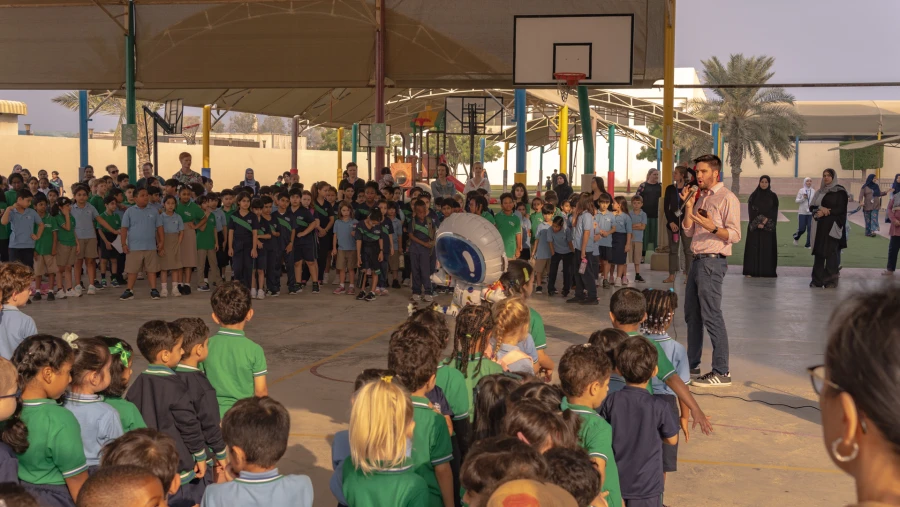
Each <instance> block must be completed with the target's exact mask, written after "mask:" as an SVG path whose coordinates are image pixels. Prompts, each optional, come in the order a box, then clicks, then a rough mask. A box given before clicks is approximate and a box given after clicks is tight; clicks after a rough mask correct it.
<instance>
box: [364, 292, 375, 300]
mask: <svg viewBox="0 0 900 507" xmlns="http://www.w3.org/2000/svg"><path fill="white" fill-rule="evenodd" d="M366 301H375V293H374V292H370V293H368V294H366Z"/></svg>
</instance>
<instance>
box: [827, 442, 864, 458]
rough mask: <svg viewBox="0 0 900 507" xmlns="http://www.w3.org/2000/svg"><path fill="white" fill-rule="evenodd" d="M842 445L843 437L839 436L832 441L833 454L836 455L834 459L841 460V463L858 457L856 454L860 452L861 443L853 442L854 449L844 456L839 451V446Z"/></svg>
mask: <svg viewBox="0 0 900 507" xmlns="http://www.w3.org/2000/svg"><path fill="white" fill-rule="evenodd" d="M839 445H841V439H840V438H837V439H835V440H834V442H832V443H831V454H832V455H833V456H834V459H836V460H838V461H840V462H841V463H848V462H850V461H853V460H855V459H856V456H857V455H858V454H859V444H857V443H856V442H853V450H852V451H850V454H848V455H847V456H844V455H842V454H841V453H840V451H838V446H839Z"/></svg>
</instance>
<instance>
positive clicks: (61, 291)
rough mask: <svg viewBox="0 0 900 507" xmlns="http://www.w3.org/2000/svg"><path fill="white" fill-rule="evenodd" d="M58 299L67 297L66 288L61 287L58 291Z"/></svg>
mask: <svg viewBox="0 0 900 507" xmlns="http://www.w3.org/2000/svg"><path fill="white" fill-rule="evenodd" d="M56 299H66V290H65V289H59V290H58V291H56Z"/></svg>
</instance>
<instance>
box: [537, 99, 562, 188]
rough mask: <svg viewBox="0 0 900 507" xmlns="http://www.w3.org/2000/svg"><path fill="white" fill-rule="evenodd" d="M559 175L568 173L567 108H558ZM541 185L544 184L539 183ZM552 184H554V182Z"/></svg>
mask: <svg viewBox="0 0 900 507" xmlns="http://www.w3.org/2000/svg"><path fill="white" fill-rule="evenodd" d="M558 144H559V147H558V148H557V150H558V151H559V174H568V173H569V153H568V151H569V106H563V107H561V108H559V143H558ZM540 183H541V184H542V185H543V184H544V182H540ZM553 183H556V182H555V181H554V182H553Z"/></svg>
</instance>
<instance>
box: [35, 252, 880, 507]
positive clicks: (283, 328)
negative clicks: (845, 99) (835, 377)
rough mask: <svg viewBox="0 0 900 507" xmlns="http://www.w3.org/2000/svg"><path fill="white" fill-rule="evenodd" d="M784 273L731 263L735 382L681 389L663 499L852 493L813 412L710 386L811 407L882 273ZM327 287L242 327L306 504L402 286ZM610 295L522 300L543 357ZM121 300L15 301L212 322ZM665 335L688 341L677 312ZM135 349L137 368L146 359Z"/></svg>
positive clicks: (43, 310)
mask: <svg viewBox="0 0 900 507" xmlns="http://www.w3.org/2000/svg"><path fill="white" fill-rule="evenodd" d="M645 266H646V265H645ZM646 271H647V269H646V268H645V276H646ZM782 272H783V275H782V276H781V277H780V278H777V279H755V280H751V279H745V278H743V277H741V276H740V269H739V267H732V268H731V273H732V274H730V275H728V276H727V277H726V280H725V287H724V298H723V307H724V313H725V317H726V321H727V325H728V330H729V336H730V342H731V371H732V375H733V381H734V385H733V386H732V387H730V388H717V389H706V390H702V389H697V388H694V389H692V391H693V392H694V393H695V394H696V395H697V399H698V401H699V403H700V404H701V406H702V407H703V408H704V410H705V412H706V413H707V415H709V416H711V417H712V421H713V423H714V425H715V433H714V434H713V435H712V436H704V435H702V434H701V433H699V430H698V431H697V432H694V433H692V435H691V440H690V442H689V443H687V444H684V443H682V445H681V449H680V454H679V471H678V472H677V473H674V474H671V475H670V477H669V479H668V484H667V494H666V504H667V505H670V506H688V505H690V506H704V505H710V506H712V505H736V506H751V505H765V504H770V503H772V502H774V501H777V502H778V503H780V504H784V505H793V506H795V507H801V506H820V505H844V504H847V503H851V501H852V500H853V499H854V489H853V483H852V481H851V480H850V479H848V478H847V476H845V475H843V474H841V473H840V472H839V471H838V470H837V468H835V467H834V466H833V465H832V463H831V461H830V460H829V459H828V456H827V454H826V451H825V450H824V446H823V443H822V438H821V427H820V419H819V417H820V416H819V412H818V411H817V410H816V409H813V408H801V409H791V408H786V407H783V406H767V405H764V404H763V403H748V402H746V401H741V400H737V399H729V398H718V397H714V396H713V395H716V396H737V397H741V398H744V399H746V400H754V401H767V402H770V403H781V404H784V405H792V406H802V405H808V406H813V407H818V402H817V400H816V397H815V395H814V393H813V391H812V389H811V387H810V384H809V380H808V377H807V376H806V372H805V367H807V366H809V365H813V364H818V363H821V362H822V353H823V349H824V343H825V328H826V324H827V320H828V317H829V316H830V313H831V310H832V309H833V308H834V307H835V306H836V305H837V304H838V302H839V301H840V300H841V299H842V298H844V297H846V296H848V295H850V294H852V293H853V292H854V291H855V290H860V289H862V288H864V287H871V286H874V284H877V283H881V280H880V277H879V276H878V271H877V270H849V269H848V270H845V272H844V279H843V280H842V284H841V286H840V288H838V289H837V290H832V291H825V290H815V291H813V290H811V289H809V288H808V287H807V284H808V283H809V278H808V269H807V268H800V269H791V268H785V269H783V270H782ZM664 276H665V274H664V273H659V272H651V273H650V274H649V276H647V278H648V279H649V283H648V284H641V285H640V286H639V288H643V287H646V286H650V287H656V288H664V286H663V285H662V283H661V281H662V279H663V277H664ZM326 287H327V290H326V291H324V292H323V293H322V294H319V295H316V296H314V295H312V294H309V293H303V294H301V295H297V296H286V295H283V296H281V297H279V298H277V299H275V298H270V299H266V300H264V301H254V310H255V316H254V318H253V320H252V322H251V323H250V324H249V325H248V328H247V334H248V336H250V337H251V338H252V339H254V340H256V341H257V342H259V343H260V344H261V345H262V346H263V347H264V349H265V351H266V356H267V359H268V364H269V376H268V380H269V392H270V394H271V395H272V396H273V397H275V398H276V399H278V400H280V401H282V402H283V403H284V404H285V405H286V406H287V407H288V409H289V410H290V412H291V417H292V433H291V441H290V445H289V449H288V451H287V454H286V455H285V457H284V458H283V460H282V462H281V466H280V468H281V470H282V471H283V472H287V473H303V474H307V475H309V476H311V477H312V479H313V483H314V485H315V496H316V502H315V504H316V505H317V506H319V505H321V506H331V505H334V501H333V498H332V496H331V494H330V492H329V490H328V479H329V477H330V474H331V461H330V442H331V439H332V435H333V434H334V433H335V432H336V431H339V430H342V429H345V428H346V427H347V423H348V421H349V402H348V398H349V395H350V391H351V389H352V384H351V382H352V381H353V380H354V378H355V377H356V375H357V373H358V372H359V371H361V370H362V369H363V368H366V367H384V365H385V349H386V343H387V339H388V337H389V336H390V333H391V331H392V330H393V329H394V327H395V326H396V325H398V324H399V323H400V322H402V321H403V320H404V318H405V316H406V307H407V298H408V295H409V291H408V289H404V290H395V291H392V292H391V295H389V296H387V297H380V298H378V300H376V301H375V302H371V303H366V302H357V301H355V300H354V299H353V298H352V297H350V296H334V295H332V294H330V292H331V290H332V289H333V287H332V286H331V285H328V286H326ZM666 287H667V286H666ZM683 287H684V286H683V285H682V283H681V279H680V278H679V280H678V281H677V282H676V284H675V288H676V290H677V291H678V293H679V295H683ZM612 292H613V291H612V290H607V291H603V290H601V291H600V297H601V305H600V306H595V307H580V306H579V307H572V306H571V305H566V304H564V303H563V299H562V298H559V297H557V298H553V299H548V298H547V297H546V296H537V295H535V296H534V297H533V300H532V304H533V305H534V307H535V308H536V309H538V310H539V311H540V312H541V313H542V315H543V317H544V321H545V323H546V325H547V335H548V337H549V339H548V342H549V346H548V352H549V354H550V355H551V357H553V358H554V359H556V360H557V361H558V359H559V357H560V356H561V355H562V353H563V351H564V350H565V348H566V347H568V346H569V345H571V344H576V343H583V342H584V341H586V339H587V336H588V335H589V334H590V333H591V332H592V331H594V330H596V329H600V328H603V327H607V326H609V319H608V315H607V308H608V299H609V296H610V295H611V294H612ZM118 296H119V290H112V289H107V290H104V291H101V292H100V293H99V294H98V295H96V296H84V297H82V298H80V299H77V300H66V301H57V302H53V303H49V302H46V301H42V302H38V303H35V304H32V305H29V306H28V307H27V308H26V309H25V311H26V313H28V314H30V315H32V316H33V317H34V318H35V320H36V321H37V326H38V329H39V330H40V331H41V332H43V333H53V334H57V335H61V334H62V333H63V332H66V331H71V332H75V333H77V334H79V335H81V336H88V335H94V334H104V335H107V336H118V337H122V338H125V339H127V340H128V341H130V342H131V343H132V344H134V343H135V338H136V332H137V329H138V327H139V326H140V324H141V323H143V322H144V321H146V320H150V319H157V318H165V319H170V320H171V319H175V318H178V317H182V316H200V317H203V318H204V320H206V322H207V323H208V324H209V325H210V328H211V329H212V330H213V331H215V329H216V328H215V325H214V324H213V322H212V319H211V318H210V306H209V303H208V299H209V295H208V294H204V293H198V292H194V294H192V295H191V296H187V297H181V298H180V299H178V300H175V301H173V300H172V298H171V297H170V298H169V299H162V300H159V301H151V300H150V299H149V297H148V288H147V282H139V285H138V287H137V291H136V299H134V300H132V301H128V302H122V301H119V300H118ZM445 298H446V296H445ZM671 334H673V336H676V339H677V340H678V341H680V342H681V343H685V340H686V335H687V331H686V327H685V325H684V319H683V313H682V310H681V309H680V308H679V310H678V311H677V314H676V326H675V329H674V331H673V332H672V333H671ZM706 347H707V348H706V350H705V351H704V352H705V353H704V367H705V368H704V371H706V370H707V369H708V368H709V357H710V349H709V344H708V342H707V346H706ZM136 356H137V360H136V363H135V372H136V373H137V372H140V371H142V370H143V368H144V367H145V365H146V362H145V361H144V360H143V359H142V358H141V357H140V355H139V354H136ZM706 393H708V395H707V394H706ZM682 438H683V436H682Z"/></svg>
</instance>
